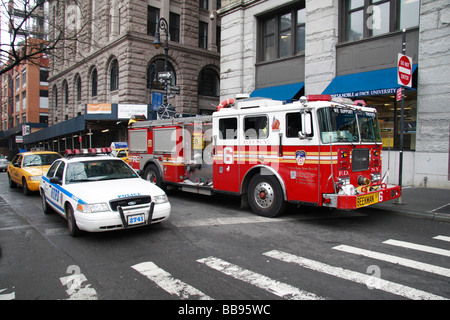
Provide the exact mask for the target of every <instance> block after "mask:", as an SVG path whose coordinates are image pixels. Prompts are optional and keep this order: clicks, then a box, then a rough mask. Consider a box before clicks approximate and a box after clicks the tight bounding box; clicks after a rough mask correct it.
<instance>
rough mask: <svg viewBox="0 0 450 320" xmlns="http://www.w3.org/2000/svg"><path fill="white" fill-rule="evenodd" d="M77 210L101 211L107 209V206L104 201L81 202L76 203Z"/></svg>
mask: <svg viewBox="0 0 450 320" xmlns="http://www.w3.org/2000/svg"><path fill="white" fill-rule="evenodd" d="M77 210H78V211H81V212H85V213H92V212H102V211H109V207H108V205H107V204H106V203H104V202H103V203H92V204H87V203H85V204H81V203H79V204H78V205H77Z"/></svg>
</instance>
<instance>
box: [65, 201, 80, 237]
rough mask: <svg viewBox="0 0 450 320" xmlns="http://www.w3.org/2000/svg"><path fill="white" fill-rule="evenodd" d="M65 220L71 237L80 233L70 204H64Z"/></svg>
mask: <svg viewBox="0 0 450 320" xmlns="http://www.w3.org/2000/svg"><path fill="white" fill-rule="evenodd" d="M66 220H67V229H69V234H70V235H71V236H72V237H76V236H78V235H80V234H81V230H80V229H78V226H77V222H76V221H75V215H74V213H73V208H72V206H71V205H70V204H67V205H66Z"/></svg>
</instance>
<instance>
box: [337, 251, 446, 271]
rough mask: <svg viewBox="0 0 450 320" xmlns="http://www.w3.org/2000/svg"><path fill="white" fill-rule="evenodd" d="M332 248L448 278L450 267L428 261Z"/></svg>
mask: <svg viewBox="0 0 450 320" xmlns="http://www.w3.org/2000/svg"><path fill="white" fill-rule="evenodd" d="M332 249H335V250H339V251H342V252H347V253H353V254H357V255H360V256H364V257H368V258H372V259H377V260H381V261H385V262H390V263H395V264H398V265H401V266H404V267H408V268H413V269H416V270H420V271H426V272H430V273H434V274H438V275H441V276H444V277H449V278H450V269H448V268H443V267H439V266H435V265H432V264H428V263H423V262H419V261H415V260H410V259H405V258H401V257H397V256H393V255H389V254H385V253H380V252H375V251H370V250H365V249H360V248H356V247H352V246H347V245H339V246H336V247H333V248H332Z"/></svg>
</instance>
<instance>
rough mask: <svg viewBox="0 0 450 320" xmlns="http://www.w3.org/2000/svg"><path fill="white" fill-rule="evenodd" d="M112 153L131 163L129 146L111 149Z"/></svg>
mask: <svg viewBox="0 0 450 320" xmlns="http://www.w3.org/2000/svg"><path fill="white" fill-rule="evenodd" d="M111 154H112V155H113V156H114V157H116V158H120V159H122V160H123V161H125V162H126V163H128V164H130V159H129V158H128V148H120V149H111Z"/></svg>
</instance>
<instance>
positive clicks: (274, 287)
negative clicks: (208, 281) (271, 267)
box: [197, 257, 323, 300]
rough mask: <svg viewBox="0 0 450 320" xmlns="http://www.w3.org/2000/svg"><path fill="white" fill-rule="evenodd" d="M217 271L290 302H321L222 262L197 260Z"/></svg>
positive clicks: (302, 292)
mask: <svg viewBox="0 0 450 320" xmlns="http://www.w3.org/2000/svg"><path fill="white" fill-rule="evenodd" d="M197 261H198V262H200V263H203V264H205V265H207V266H208V267H210V268H213V269H215V270H217V271H220V272H223V273H225V274H226V275H229V276H232V277H233V278H235V279H238V280H242V281H244V282H247V283H250V284H252V285H254V286H256V287H258V288H261V289H264V290H266V291H269V292H270V293H272V294H274V295H276V296H279V297H282V298H285V299H291V300H322V299H323V298H322V297H319V296H317V295H315V294H314V293H310V292H307V291H303V290H300V289H298V288H295V287H293V286H291V285H289V284H286V283H282V282H279V281H277V280H273V279H271V278H268V277H266V276H263V275H262V274H259V273H256V272H253V271H250V270H247V269H244V268H241V267H239V266H237V265H234V264H231V263H229V262H226V261H224V260H221V259H219V258H215V257H208V258H203V259H199V260H197Z"/></svg>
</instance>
